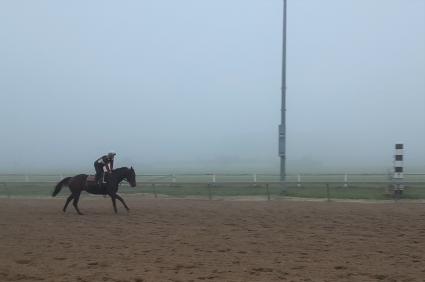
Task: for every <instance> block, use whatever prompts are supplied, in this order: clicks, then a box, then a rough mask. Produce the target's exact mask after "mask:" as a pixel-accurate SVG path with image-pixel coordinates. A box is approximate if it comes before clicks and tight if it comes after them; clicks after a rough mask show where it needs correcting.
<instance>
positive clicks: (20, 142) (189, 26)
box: [0, 0, 425, 173]
mask: <svg viewBox="0 0 425 282" xmlns="http://www.w3.org/2000/svg"><path fill="white" fill-rule="evenodd" d="M0 43H1V44H0V101H1V111H0V136H1V143H0V144H1V146H0V156H1V162H0V173H9V172H19V171H25V172H35V171H57V170H62V171H63V170H68V171H69V170H72V171H80V170H92V164H93V161H94V160H95V159H96V158H97V157H99V156H100V155H102V154H104V153H107V152H108V151H109V150H114V151H116V152H117V165H118V166H130V165H134V166H136V168H137V169H138V172H139V173H147V172H155V171H159V170H163V171H169V172H172V171H191V170H199V171H210V170H214V171H216V172H220V171H229V170H232V171H240V172H244V171H268V172H275V173H277V172H278V169H279V158H278V148H277V143H278V142H277V141H278V136H277V135H278V124H279V123H280V101H281V96H280V87H281V58H282V1H280V0H243V1H242V0H233V1H224V0H215V1H212V0H211V1H199V0H198V1H195V0H181V1H171V0H144V1H104V0H97V1H94V0H93V1H56V0H40V1H31V0H28V1H24V0H19V1H16V0H3V1H1V2H0ZM287 43H288V45H287V56H288V57H287V60H288V64H287V158H288V162H287V169H288V172H299V171H301V172H303V171H317V170H323V171H336V170H338V171H340V170H356V171H363V170H367V169H373V170H374V171H384V170H386V169H387V168H390V167H391V165H392V155H393V147H394V144H395V143H397V142H402V143H404V144H405V148H406V157H405V166H406V171H408V172H409V171H417V172H423V171H424V170H425V1H424V0H374V1H370V0H369V1H367V0H356V1H354V0H344V1H341V0H322V1H313V0H288V33H287Z"/></svg>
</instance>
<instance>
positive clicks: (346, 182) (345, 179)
mask: <svg viewBox="0 0 425 282" xmlns="http://www.w3.org/2000/svg"><path fill="white" fill-rule="evenodd" d="M347 187H348V173H345V175H344V188H347Z"/></svg>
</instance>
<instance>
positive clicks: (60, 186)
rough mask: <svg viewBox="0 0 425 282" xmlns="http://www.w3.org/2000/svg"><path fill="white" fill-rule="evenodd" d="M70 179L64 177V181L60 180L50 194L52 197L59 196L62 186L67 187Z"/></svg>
mask: <svg viewBox="0 0 425 282" xmlns="http://www.w3.org/2000/svg"><path fill="white" fill-rule="evenodd" d="M71 178H72V177H66V178H64V179H62V180H61V181H59V183H58V184H56V187H55V190H54V191H53V193H52V197H55V196H56V195H57V194H59V192H60V191H61V189H62V186H67V185H68V184H69V181H70V180H71Z"/></svg>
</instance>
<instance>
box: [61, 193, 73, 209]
mask: <svg viewBox="0 0 425 282" xmlns="http://www.w3.org/2000/svg"><path fill="white" fill-rule="evenodd" d="M73 198H74V196H72V194H71V195H69V197H68V199H66V203H65V206H63V209H62V210H63V212H65V211H66V208H67V207H68V205H69V202H71V200H72V199H73Z"/></svg>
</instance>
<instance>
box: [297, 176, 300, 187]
mask: <svg viewBox="0 0 425 282" xmlns="http://www.w3.org/2000/svg"><path fill="white" fill-rule="evenodd" d="M297 187H301V175H300V174H298V183H297Z"/></svg>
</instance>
